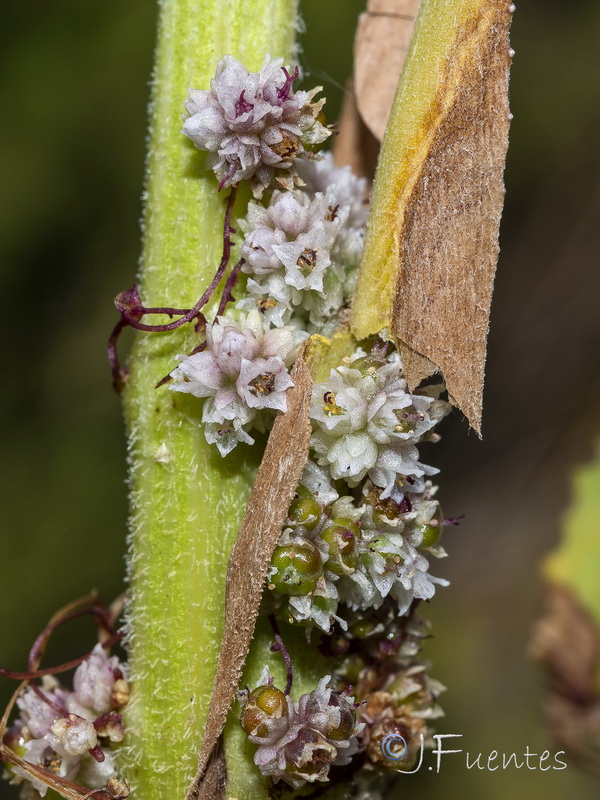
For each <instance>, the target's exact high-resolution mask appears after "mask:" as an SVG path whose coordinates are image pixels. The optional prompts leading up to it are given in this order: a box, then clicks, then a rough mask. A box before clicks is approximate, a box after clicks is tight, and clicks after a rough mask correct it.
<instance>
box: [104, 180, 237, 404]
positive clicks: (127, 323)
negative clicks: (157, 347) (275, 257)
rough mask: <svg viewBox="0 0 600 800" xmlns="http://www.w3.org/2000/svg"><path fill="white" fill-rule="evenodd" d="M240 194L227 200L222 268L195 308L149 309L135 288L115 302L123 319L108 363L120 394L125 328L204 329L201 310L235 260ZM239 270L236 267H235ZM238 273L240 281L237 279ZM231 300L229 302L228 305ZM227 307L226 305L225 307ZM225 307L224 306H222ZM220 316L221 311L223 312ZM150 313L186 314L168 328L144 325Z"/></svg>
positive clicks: (115, 330) (110, 342) (111, 340)
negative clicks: (193, 323)
mask: <svg viewBox="0 0 600 800" xmlns="http://www.w3.org/2000/svg"><path fill="white" fill-rule="evenodd" d="M236 194H237V187H236V186H234V187H232V189H231V191H230V193H229V197H228V198H227V206H226V209H225V219H224V222H223V255H222V256H221V262H220V264H219V267H218V269H217V271H216V273H215V275H214V277H213V279H212V281H211V282H210V285H209V286H208V288H207V289H206V291H205V292H204V294H203V295H202V297H200V299H199V300H198V302H197V303H196V304H195V305H194V307H193V308H190V309H185V308H169V307H167V306H164V307H159V306H152V307H146V306H143V305H142V304H141V303H139V302H136V301H137V300H139V296H138V294H137V287H136V286H134V287H133V288H132V289H130V290H129V292H124V293H122V294H121V295H118V297H117V299H116V300H115V305H116V306H117V309H118V311H119V313H120V314H121V319H120V320H119V322H118V323H117V324H116V325H115V327H114V328H113V330H112V333H111V335H110V338H109V340H108V345H107V355H108V361H109V364H110V368H111V373H112V378H113V386H114V388H115V389H116V391H120V390H121V389H122V387H123V382H124V380H125V379H126V377H127V373H126V370H125V369H122V368H121V365H120V363H119V356H118V353H117V342H118V340H119V336H120V335H121V332H122V331H123V329H124V328H125V327H131V328H135V330H138V331H147V332H151V333H160V332H163V333H164V332H168V331H173V330H175V329H177V328H180V327H181V326H182V325H185V324H187V323H188V322H191V321H192V320H193V319H195V318H198V324H197V326H196V330H198V329H199V327H200V326H202V325H203V324H206V320H205V318H204V316H203V314H201V312H200V309H201V308H202V306H204V305H206V303H208V301H209V300H210V299H211V297H212V295H213V294H214V291H215V289H216V288H217V286H218V285H219V283H220V281H221V280H222V278H223V276H224V274H225V271H226V269H227V266H228V264H229V259H230V258H231V246H232V241H231V234H233V233H235V230H234V228H232V227H231V215H232V213H233V206H234V203H235V197H236ZM234 269H235V268H234ZM237 272H239V268H237ZM237 272H236V278H237ZM234 283H235V280H234V281H233V282H232V283H230V281H228V282H227V284H226V289H227V291H226V296H227V297H229V296H230V294H231V288H232V286H233V285H234ZM132 298H133V299H134V302H133V303H131V299H132ZM227 302H228V300H226V301H225V303H227ZM222 303H223V299H221V304H222ZM223 307H224V306H223ZM219 308H221V305H219ZM219 313H220V312H219ZM147 314H166V315H167V316H169V317H172V316H173V315H174V314H183V316H182V317H180V318H179V319H176V320H173V322H169V323H166V324H164V325H149V324H146V323H144V322H140V319H141V317H143V316H145V315H147ZM166 380H167V378H163V380H162V381H161V382H160V383H159V384H158V385H159V386H160V385H162V383H163V382H166Z"/></svg>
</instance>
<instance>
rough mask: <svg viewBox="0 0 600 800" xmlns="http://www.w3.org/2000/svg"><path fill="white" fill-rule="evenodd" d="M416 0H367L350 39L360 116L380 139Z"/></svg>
mask: <svg viewBox="0 0 600 800" xmlns="http://www.w3.org/2000/svg"><path fill="white" fill-rule="evenodd" d="M419 5H420V0H369V2H368V4H367V10H366V12H365V13H364V14H361V16H360V19H359V22H358V29H357V31H356V39H355V42H354V81H355V87H356V88H355V91H356V101H357V106H358V111H359V113H360V116H361V118H362V120H363V122H364V123H365V125H366V126H367V128H368V129H369V130H370V131H371V133H372V134H373V136H375V138H376V139H378V140H379V141H381V140H382V139H383V134H384V133H385V128H386V125H387V121H388V117H389V115H390V109H391V108H392V102H393V100H394V93H395V91H396V86H397V85H398V79H399V77H400V73H401V72H402V67H403V65H404V60H405V58H406V53H407V51H408V46H409V44H410V40H411V36H412V32H413V28H414V24H415V17H416V16H417V11H418V10H419Z"/></svg>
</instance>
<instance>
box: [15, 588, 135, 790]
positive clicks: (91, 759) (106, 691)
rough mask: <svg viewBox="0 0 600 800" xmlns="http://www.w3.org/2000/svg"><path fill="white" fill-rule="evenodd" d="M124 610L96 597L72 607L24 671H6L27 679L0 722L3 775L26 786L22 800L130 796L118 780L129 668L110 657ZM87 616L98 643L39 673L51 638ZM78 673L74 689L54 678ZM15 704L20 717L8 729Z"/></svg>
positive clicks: (44, 635) (54, 622)
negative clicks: (117, 746)
mask: <svg viewBox="0 0 600 800" xmlns="http://www.w3.org/2000/svg"><path fill="white" fill-rule="evenodd" d="M121 608H122V602H121V601H120V600H118V601H116V602H115V603H114V604H113V606H112V607H110V608H109V607H106V606H105V605H104V604H103V603H102V602H101V601H100V600H99V598H97V597H96V596H95V595H91V596H90V597H89V598H83V599H82V600H78V601H75V602H74V603H71V604H70V605H69V606H67V607H66V608H64V609H62V610H61V611H59V612H58V613H57V614H55V615H54V616H53V617H52V619H51V620H50V621H49V623H48V624H47V626H46V627H45V628H44V630H43V631H42V632H41V633H40V635H39V636H38V637H37V638H36V640H35V642H34V644H33V646H32V648H31V651H30V653H29V658H28V661H27V670H26V671H24V672H11V671H9V670H6V669H0V674H2V675H4V676H5V677H9V678H13V679H15V680H19V681H21V683H20V685H19V687H18V689H17V691H16V692H15V693H14V695H13V698H12V700H11V702H10V703H9V706H8V708H7V709H6V711H5V713H4V715H3V718H2V721H1V722H0V741H1V744H0V747H1V753H0V754H1V757H2V760H3V761H5V762H6V764H7V768H6V770H5V772H4V777H5V778H7V779H8V780H9V781H10V783H12V784H15V785H17V786H20V787H21V791H20V794H21V797H22V798H24V800H34V798H36V797H40V796H41V797H45V796H46V793H47V791H48V789H49V788H50V789H54V790H55V791H57V792H59V793H61V794H62V795H63V796H65V797H69V798H79V797H81V798H87V797H90V798H94V800H124V798H126V797H128V796H129V784H128V782H127V781H121V780H119V778H118V777H117V775H116V770H115V763H114V745H115V744H117V743H118V742H121V741H122V739H123V737H124V729H123V721H122V711H123V709H124V707H125V706H126V705H127V703H128V701H129V694H130V689H129V683H128V681H127V679H126V677H127V670H126V666H125V665H124V664H123V663H122V662H120V661H119V659H118V658H117V656H110V657H109V656H108V654H107V651H109V649H110V647H111V646H113V645H114V644H116V643H118V642H119V641H120V640H121V638H122V633H120V632H118V631H116V630H115V628H116V624H117V622H118V617H119V614H120V610H121ZM82 616H90V617H91V618H92V619H93V621H94V622H95V624H96V626H97V631H98V638H99V641H98V644H96V645H95V647H94V648H93V649H92V651H91V652H90V653H86V654H84V655H83V656H80V657H79V658H75V659H73V660H71V661H69V662H67V663H65V664H60V665H57V666H54V667H45V668H41V667H40V662H41V660H42V657H43V654H44V651H45V649H46V647H47V644H48V641H49V639H50V637H51V635H52V634H53V632H54V631H55V630H56V629H57V628H59V627H61V626H63V625H65V624H68V623H69V622H71V621H73V620H75V619H77V618H80V617H82ZM72 669H75V672H74V674H73V679H72V689H70V688H68V687H67V685H66V684H65V683H64V682H63V683H61V682H60V680H59V679H58V678H57V677H56V676H57V675H59V674H61V673H65V672H67V671H69V670H72ZM38 681H40V683H38ZM15 705H16V707H17V708H18V712H19V713H18V717H17V718H16V719H15V720H14V721H13V724H12V726H11V727H10V728H7V722H8V717H9V714H10V712H11V710H12V708H13V707H14V706H15ZM90 787H91V788H90Z"/></svg>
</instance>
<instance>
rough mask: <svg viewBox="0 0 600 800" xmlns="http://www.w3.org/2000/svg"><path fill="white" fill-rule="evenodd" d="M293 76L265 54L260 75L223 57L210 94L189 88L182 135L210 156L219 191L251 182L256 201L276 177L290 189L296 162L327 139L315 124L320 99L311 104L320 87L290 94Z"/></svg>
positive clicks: (293, 180) (316, 123) (318, 112)
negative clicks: (239, 183) (218, 180)
mask: <svg viewBox="0 0 600 800" xmlns="http://www.w3.org/2000/svg"><path fill="white" fill-rule="evenodd" d="M296 77H297V73H295V74H294V75H290V74H289V72H288V70H287V69H285V68H284V66H283V60H282V59H271V58H270V56H267V57H266V58H265V62H264V66H263V68H262V69H261V70H260V72H249V71H248V70H247V69H246V67H244V66H243V65H242V64H240V62H239V61H237V60H236V59H235V58H234V57H233V56H225V57H224V58H222V59H221V61H219V64H218V66H217V72H216V75H215V77H214V78H213V80H212V81H211V84H210V90H206V91H204V90H199V89H191V90H190V92H189V96H188V98H187V100H186V102H185V108H186V111H187V113H188V117H187V118H186V119H185V120H184V123H183V133H184V134H185V135H186V136H188V137H189V138H190V139H191V140H192V141H193V142H194V144H195V145H196V147H198V148H199V149H200V150H206V151H208V152H209V153H210V161H209V163H210V166H212V168H213V170H214V171H215V173H216V174H217V176H218V178H219V179H220V181H221V183H220V186H221V187H223V186H231V185H232V184H235V183H238V182H239V181H242V180H251V181H252V189H253V192H254V195H255V197H260V196H261V195H262V193H263V191H264V190H265V189H266V188H267V187H268V186H269V185H270V184H271V182H272V181H273V179H274V178H275V179H276V181H277V183H278V184H279V185H280V186H281V187H283V188H287V189H291V188H293V186H294V183H295V180H296V179H295V162H296V158H297V157H298V156H301V155H303V154H305V153H306V152H307V151H308V152H310V151H311V150H312V149H313V148H314V147H315V146H317V145H319V144H321V143H322V142H323V141H325V139H326V138H327V137H328V136H330V135H331V131H329V130H328V129H327V128H326V127H325V126H324V125H322V124H321V122H320V121H319V120H318V117H319V114H320V111H321V108H322V106H323V103H324V100H321V101H320V102H317V103H313V102H312V99H313V97H314V96H315V94H317V93H318V92H319V91H320V89H321V87H317V88H316V89H313V90H312V91H310V92H304V91H298V92H294V90H293V82H294V80H295V78H296Z"/></svg>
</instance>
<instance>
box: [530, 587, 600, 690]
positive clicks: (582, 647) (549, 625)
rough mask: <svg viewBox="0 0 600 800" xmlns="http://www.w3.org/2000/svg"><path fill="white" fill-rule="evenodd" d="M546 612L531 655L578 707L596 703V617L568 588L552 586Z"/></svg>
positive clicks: (599, 661)
mask: <svg viewBox="0 0 600 800" xmlns="http://www.w3.org/2000/svg"><path fill="white" fill-rule="evenodd" d="M545 606H546V613H545V615H544V616H543V617H542V619H541V620H540V621H539V622H538V623H537V625H536V627H535V629H534V632H533V636H532V641H531V653H532V655H533V657H534V658H535V660H536V661H538V662H539V663H540V664H541V665H542V666H543V667H544V668H545V669H546V671H547V672H548V674H549V675H550V676H551V679H552V685H553V686H554V688H555V689H556V690H557V691H558V692H559V693H560V694H561V695H563V696H565V697H568V698H570V699H571V700H572V701H573V702H574V703H576V704H584V703H587V702H590V701H592V700H594V699H595V698H596V697H597V694H598V691H597V686H596V675H597V673H598V667H599V666H600V630H599V629H598V626H597V625H596V623H595V621H594V619H593V618H592V616H591V615H590V614H589V613H588V612H587V611H586V610H585V609H584V608H583V606H582V605H581V603H579V602H578V601H577V599H576V598H575V595H574V594H573V592H572V591H570V590H569V589H567V588H566V587H564V586H558V585H549V586H548V587H547V589H546V595H545Z"/></svg>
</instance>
